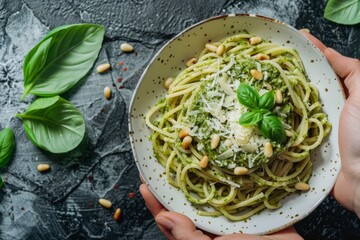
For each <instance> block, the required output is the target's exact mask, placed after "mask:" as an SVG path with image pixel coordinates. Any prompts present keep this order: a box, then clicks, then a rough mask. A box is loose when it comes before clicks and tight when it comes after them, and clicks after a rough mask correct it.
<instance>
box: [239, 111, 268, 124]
mask: <svg viewBox="0 0 360 240" xmlns="http://www.w3.org/2000/svg"><path fill="white" fill-rule="evenodd" d="M262 116H263V115H262V114H261V113H260V112H245V113H243V114H242V115H241V117H240V120H239V123H240V125H243V126H251V125H254V124H256V123H258V122H259V121H261V119H262Z"/></svg>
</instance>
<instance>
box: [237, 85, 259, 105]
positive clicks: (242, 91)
mask: <svg viewBox="0 0 360 240" xmlns="http://www.w3.org/2000/svg"><path fill="white" fill-rule="evenodd" d="M236 94H237V97H238V100H239V102H240V103H241V104H242V105H244V106H245V107H247V108H248V109H250V110H253V109H257V108H258V107H259V98H260V96H259V93H258V92H257V91H256V89H255V88H254V87H252V86H250V85H248V84H245V83H241V84H240V85H239V87H238V89H237V91H236Z"/></svg>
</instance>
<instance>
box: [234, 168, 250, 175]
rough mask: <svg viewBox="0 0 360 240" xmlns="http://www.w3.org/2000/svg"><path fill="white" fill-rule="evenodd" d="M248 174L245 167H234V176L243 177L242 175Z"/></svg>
mask: <svg viewBox="0 0 360 240" xmlns="http://www.w3.org/2000/svg"><path fill="white" fill-rule="evenodd" d="M248 172H249V169H247V168H246V167H236V168H235V169H234V174H235V175H244V174H247V173H248Z"/></svg>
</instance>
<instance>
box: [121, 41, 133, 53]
mask: <svg viewBox="0 0 360 240" xmlns="http://www.w3.org/2000/svg"><path fill="white" fill-rule="evenodd" d="M120 49H121V51H123V52H126V53H128V52H132V51H134V47H133V46H131V45H130V44H128V43H122V44H121V45H120Z"/></svg>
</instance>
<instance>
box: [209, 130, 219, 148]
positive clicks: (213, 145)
mask: <svg viewBox="0 0 360 240" xmlns="http://www.w3.org/2000/svg"><path fill="white" fill-rule="evenodd" d="M219 143H220V136H219V135H217V134H213V135H212V137H211V142H210V146H211V149H215V148H217V146H219Z"/></svg>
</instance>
